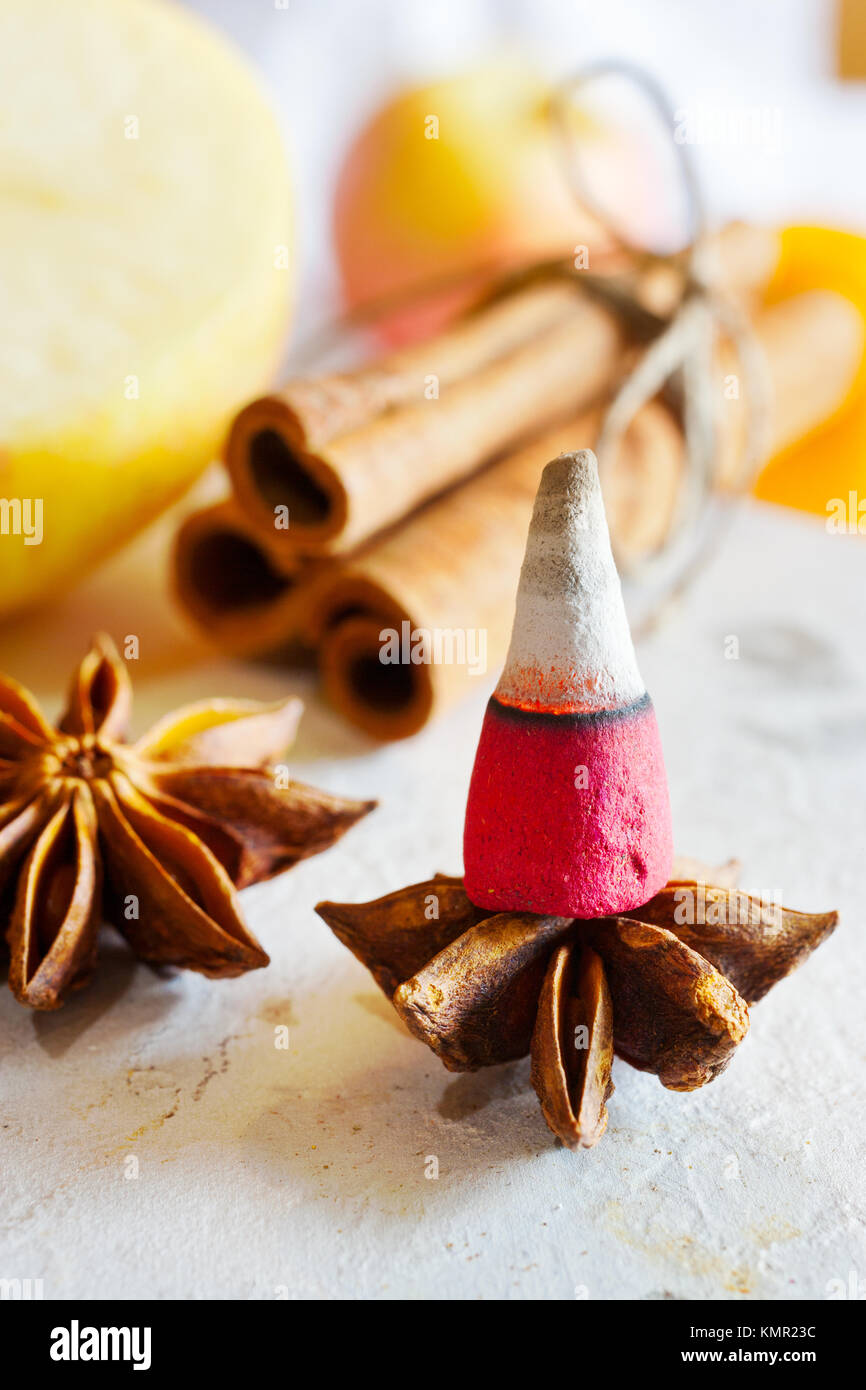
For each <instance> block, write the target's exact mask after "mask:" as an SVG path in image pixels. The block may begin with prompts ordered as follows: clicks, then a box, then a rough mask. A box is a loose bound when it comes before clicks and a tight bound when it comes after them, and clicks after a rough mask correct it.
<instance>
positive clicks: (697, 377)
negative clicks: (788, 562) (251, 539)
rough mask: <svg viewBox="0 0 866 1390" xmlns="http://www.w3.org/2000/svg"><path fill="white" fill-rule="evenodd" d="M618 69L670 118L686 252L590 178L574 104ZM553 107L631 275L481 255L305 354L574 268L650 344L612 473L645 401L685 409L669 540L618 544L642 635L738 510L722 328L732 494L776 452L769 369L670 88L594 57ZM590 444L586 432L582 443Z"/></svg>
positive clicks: (615, 418)
mask: <svg viewBox="0 0 866 1390" xmlns="http://www.w3.org/2000/svg"><path fill="white" fill-rule="evenodd" d="M609 76H615V77H616V76H618V77H624V78H625V79H626V80H627V81H628V82H629V83H631V84H632V85H633V86H634V87H635V89H636V90H637V91H638V92H639V93H641V94H642V95H643V96H644V97H646V98H647V99H648V100H649V102H650V104H651V106H652V107H653V108H654V111H655V114H656V115H657V117H659V118H660V120H661V122H662V124H663V126H664V127H665V128H666V129H669V130H670V132H671V145H672V146H673V150H674V153H675V155H676V167H677V171H678V176H679V179H680V184H681V192H682V194H683V195H684V201H685V205H686V209H687V222H688V235H687V241H686V244H685V247H684V249H682V250H679V251H676V252H671V253H661V252H657V251H652V250H649V249H647V248H646V247H643V246H641V245H639V244H637V243H636V242H634V241H632V240H631V239H630V238H629V237H628V236H626V235H624V234H623V232H622V231H621V230H620V229H619V228H618V227H617V226H616V225H615V222H614V219H613V218H612V217H611V216H610V214H609V212H608V211H607V210H606V209H605V208H603V207H602V206H601V205H600V203H599V202H598V200H597V199H596V198H595V197H594V195H593V191H592V187H591V183H590V181H589V180H587V179H586V177H585V176H584V170H583V166H582V163H581V158H580V141H579V140H577V139H576V138H575V135H574V131H573V129H572V122H571V121H570V115H571V113H572V110H573V102H574V99H575V96H576V95H577V94H578V93H579V92H584V91H585V90H586V89H587V88H588V87H589V86H590V85H591V84H592V83H594V82H597V81H598V80H599V79H601V78H604V77H609ZM549 116H550V120H551V125H552V130H553V134H554V138H555V139H556V140H557V143H558V146H559V150H560V156H561V164H562V169H563V178H564V179H565V180H566V181H567V183H568V185H569V187H570V189H571V192H572V194H573V196H574V199H575V202H576V204H577V206H578V208H579V210H580V211H581V212H582V213H583V214H586V213H589V214H590V215H591V216H592V217H593V218H594V219H595V221H596V222H597V223H598V224H599V225H600V227H601V228H602V229H603V231H604V233H605V236H606V237H607V238H608V240H609V243H610V245H611V246H612V247H613V248H615V250H616V252H617V256H618V258H621V260H622V263H623V265H624V271H623V273H622V274H616V275H610V274H604V275H599V274H595V273H593V272H592V271H590V270H588V269H585V268H582V267H578V265H577V264H576V263H575V261H572V260H564V259H557V260H546V261H539V262H537V263H535V264H533V265H530V266H526V267H521V268H520V269H518V270H515V271H511V272H506V273H503V272H502V270H501V268H500V269H498V270H495V269H493V268H492V267H489V266H487V267H485V266H479V265H476V266H473V267H470V268H467V269H466V270H463V271H461V272H459V273H457V274H454V273H449V274H446V275H440V276H435V277H429V278H426V279H425V281H424V282H423V283H422V284H418V285H414V286H410V287H408V288H405V289H402V290H399V291H397V292H395V293H391V294H389V295H386V296H381V297H379V298H377V299H375V300H373V301H370V302H368V303H367V304H364V305H361V306H359V307H357V308H355V309H353V310H351V311H349V312H348V313H346V314H344V315H342V316H340V317H339V318H338V319H337V320H336V321H334V322H332V323H331V324H329V325H328V327H327V328H326V329H325V330H324V331H323V332H322V333H320V334H318V335H317V336H316V339H315V340H311V341H308V342H307V343H306V344H305V345H304V346H303V348H302V349H301V352H300V356H301V358H302V360H306V361H312V360H316V359H319V360H321V358H322V357H323V356H324V355H326V353H327V352H328V351H329V350H331V349H333V347H334V346H336V345H338V344H339V343H340V341H341V339H342V338H343V337H344V335H345V334H346V332H347V331H350V330H352V329H359V328H369V327H371V326H375V325H376V324H377V323H379V322H381V321H383V320H384V319H386V318H387V317H388V315H389V314H393V313H394V312H396V311H399V310H403V309H406V308H411V307H413V306H414V305H415V304H417V303H419V302H423V301H424V300H427V299H432V298H434V297H435V296H436V295H440V294H443V293H446V292H449V291H454V290H459V289H462V288H466V287H467V286H468V285H470V284H477V283H478V282H479V280H486V282H487V284H488V291H487V294H486V296H485V297H486V298H487V299H489V300H494V299H497V298H499V297H501V296H505V295H508V294H510V293H512V292H513V291H514V290H516V289H518V288H520V287H521V286H523V285H525V284H527V283H529V282H531V281H536V280H543V279H555V278H567V279H568V280H569V282H570V283H572V284H575V285H577V286H578V287H579V288H580V290H581V291H582V292H583V293H585V294H586V295H588V296H591V297H593V298H594V299H596V300H597V301H598V302H599V303H601V304H603V305H604V307H605V308H607V309H609V310H610V311H611V312H612V313H614V314H615V315H616V316H617V317H618V318H619V320H620V322H621V323H622V324H623V325H624V327H625V329H626V330H627V333H628V335H629V337H630V338H631V339H632V341H633V342H635V343H637V344H640V345H641V346H642V347H643V348H644V351H643V353H642V355H641V356H640V358H639V360H638V361H637V363H636V365H635V366H634V367H633V369H632V370H631V371H629V372H628V373H627V374H626V375H625V377H624V378H623V380H622V382H621V383H620V385H619V387H618V388H617V389H616V391H615V392H614V395H613V397H612V398H611V400H610V402H609V403H608V404H607V406H606V407H605V409H604V411H603V415H602V423H601V430H600V434H599V438H598V440H597V443H596V445H595V449H596V453H597V456H598V460H599V468H600V470H601V473H602V481H604V477H605V473H606V471H607V470H608V469H609V468H610V465H611V459H612V458H613V457H614V455H615V452H616V449H617V446H618V444H619V442H620V440H621V438H622V436H623V434H624V433H625V432H626V430H627V429H628V427H629V426H630V424H631V423H632V421H633V420H634V418H635V416H636V415H637V414H638V412H639V411H640V410H641V409H642V407H644V406H645V405H646V404H647V403H648V402H649V401H651V400H652V399H653V398H654V397H655V396H657V395H659V394H663V395H664V397H665V399H666V403H667V404H668V405H669V406H670V407H671V408H672V409H673V411H674V413H675V414H676V415H677V416H678V418H679V421H680V423H681V427H682V431H683V437H684V442H685V470H684V477H683V482H682V485H681V488H680V493H679V498H678V503H677V506H676V509H675V512H674V515H673V517H672V519H671V524H670V527H669V530H668V537H667V540H666V542H665V543H664V544H663V546H662V547H661V548H660V549H659V550H658V551H656V552H655V553H654V554H652V555H650V556H646V557H642V558H641V559H639V560H634V559H633V558H629V557H628V556H626V554H625V553H623V552H622V551H619V552H618V550H617V547H616V544H614V553H615V558H616V561H617V565H618V568H619V570H620V573H621V575H622V577H623V580H624V582H625V584H626V587H627V593H628V596H629V599H630V604H629V606H630V608H631V610H632V625H633V629H634V631H635V635H641V634H642V633H644V632H645V631H647V630H649V629H650V628H651V627H653V626H654V625H655V623H656V622H657V620H658V618H659V616H660V614H661V612H662V611H663V610H664V608H665V607H667V605H668V603H669V602H670V601H671V600H673V599H675V598H676V597H677V596H678V595H679V594H680V593H681V592H682V590H683V589H684V588H685V587H686V586H687V584H688V583H689V582H690V581H691V580H692V579H693V577H694V575H695V572H696V570H697V568H698V566H699V565H700V564H703V563H705V562H706V560H707V558H708V557H709V555H710V554H711V553H712V551H713V550H714V549H715V546H716V544H717V543H718V540H719V539H720V537H721V536H722V534H723V532H724V527H723V524H722V523H723V521H724V520H727V521H729V520H730V519H731V516H732V509H731V508H730V507H728V508H727V511H726V513H724V514H722V513H721V512H720V509H719V508H717V507H715V506H714V505H713V497H714V488H713V481H714V477H715V474H716V468H715V463H716V458H717V450H718V439H717V436H718V429H717V424H718V421H717V410H716V402H717V400H718V396H719V392H718V390H717V385H716V375H715V372H714V365H713V359H714V351H715V347H716V344H717V341H718V340H719V338H721V337H724V338H726V339H727V340H728V341H729V342H730V344H731V346H732V348H733V351H734V354H735V357H736V359H737V362H738V364H739V369H740V374H741V377H742V380H743V385H744V390H743V395H744V397H745V399H746V407H747V408H746V412H745V429H744V434H743V440H742V445H741V451H740V459H739V467H738V468H737V470H736V476H735V477H734V479H733V480H732V484H731V486H730V490H731V491H733V492H740V493H742V492H744V491H745V490H746V489H747V488H748V487H749V486H750V484H751V482H752V480H753V478H754V476H755V474H756V472H757V470H758V468H759V466H760V464H761V462H762V460H763V459H764V457H765V455H766V451H767V444H768V440H769V433H770V430H769V426H770V389H769V377H768V372H767V369H766V364H765V361H764V355H763V351H762V349H761V347H760V345H759V343H758V340H757V338H756V336H755V334H754V332H753V330H752V327H751V325H750V323H749V321H748V318H747V316H746V314H745V313H744V312H743V311H742V310H741V309H740V308H739V307H738V306H737V305H736V304H735V303H734V302H733V300H732V299H730V298H726V297H725V296H724V295H723V294H721V293H720V292H719V291H718V289H717V288H716V286H715V284H714V276H713V263H712V262H713V256H712V248H711V246H710V244H709V233H708V227H707V217H706V212H705V208H704V201H703V197H702V194H701V189H700V183H699V179H698V177H697V174H696V171H695V168H694V165H693V162H692V159H691V157H690V152H689V150H688V149H687V147H686V146H685V145H683V144H679V143H677V141H676V140H675V138H674V128H675V116H674V109H673V107H672V104H671V102H670V101H669V99H668V97H667V95H666V93H665V91H664V89H663V88H662V87H661V86H660V85H659V84H658V83H657V82H656V81H655V79H654V78H653V77H652V76H651V75H650V74H649V73H647V72H646V71H645V70H644V69H642V68H640V67H637V66H634V65H631V64H628V63H625V62H620V61H614V60H611V61H605V62H601V63H597V64H593V65H590V66H587V67H584V68H582V69H580V70H578V71H577V72H575V73H574V74H573V75H571V76H570V77H568V78H567V79H566V80H565V81H563V82H562V83H560V84H559V85H558V86H557V87H556V88H555V89H554V91H553V92H552V95H551V102H550V107H549ZM575 260H576V258H575ZM655 268H659V269H666V270H667V271H670V272H673V273H674V275H675V276H676V280H677V293H676V294H675V295H674V296H673V298H672V303H671V307H670V308H669V309H667V310H665V311H664V312H657V311H655V310H653V309H650V308H648V307H647V305H646V304H645V303H644V302H642V300H641V298H640V297H639V295H638V293H637V291H636V286H637V285H638V283H639V282H640V280H641V279H642V278H643V277H644V276H645V274H646V272H648V271H652V270H653V269H655ZM584 442H585V441H582V440H576V441H575V448H578V447H582V445H583V443H584ZM636 608H637V609H638V610H639V611H637V612H636V611H635V609H636Z"/></svg>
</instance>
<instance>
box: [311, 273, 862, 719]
mask: <svg viewBox="0 0 866 1390" xmlns="http://www.w3.org/2000/svg"><path fill="white" fill-rule="evenodd" d="M756 329H757V334H758V337H759V339H760V341H761V343H762V344H763V346H764V349H765V352H766V355H767V363H768V368H769V376H770V383H771V388H772V418H771V431H770V433H771V439H772V449H773V451H775V450H776V449H777V448H778V447H779V446H780V445H781V444H784V443H785V442H787V441H788V440H789V438H790V435H791V430H792V418H793V420H794V422H795V424H794V426H793V427H794V428H796V429H797V430H800V431H803V430H806V429H808V428H810V427H814V426H815V425H817V424H818V423H819V422H820V420H821V419H822V418H824V416H825V415H826V414H827V413H828V411H830V410H832V409H833V408H835V406H837V405H838V404H839V403H840V402H841V400H842V399H843V398H844V396H845V394H846V393H847V390H848V388H849V386H850V384H851V382H852V380H853V378H854V375H855V373H856V371H857V367H858V365H859V361H860V356H861V351H862V342H861V339H862V328H861V325H860V321H859V315H858V314H857V311H856V310H855V309H854V308H853V306H852V305H851V304H850V303H849V302H848V301H847V300H844V299H842V298H841V297H839V296H836V295H832V294H829V293H824V292H817V291H816V292H811V293H808V294H803V295H798V296H796V297H795V298H792V299H789V300H786V301H784V302H782V303H780V304H778V305H776V306H774V307H773V308H770V309H768V310H766V311H765V312H764V313H762V314H761V315H760V316H759V318H758V321H757V325H756ZM816 333H820V334H821V337H820V338H817V337H816ZM816 342H820V344H821V348H820V351H818V352H816V351H814V350H813V349H814V346H815V344H816ZM803 359H806V361H807V362H809V364H810V368H809V370H808V371H805V370H803V368H802V366H801V364H802V361H803ZM742 394H743V393H741V398H740V400H738V401H735V402H731V405H732V407H734V408H732V409H731V411H729V412H725V411H723V412H722V419H721V428H722V431H723V436H724V438H725V439H728V437H729V436H731V435H732V434H733V433H735V432H736V431H737V430H738V429H740V428H741V426H742V415H741V409H742V406H743V401H742ZM599 419H600V415H599V412H598V411H593V412H591V413H590V414H585V415H583V416H581V417H579V418H577V419H573V420H572V421H571V422H570V423H569V424H566V425H562V426H559V427H557V428H555V429H552V430H549V431H547V432H545V433H544V434H543V435H542V436H541V437H540V438H537V439H536V440H534V441H533V442H532V444H530V445H529V446H527V447H525V448H523V449H521V450H519V451H517V452H516V453H513V454H511V455H509V456H508V457H506V458H504V459H503V460H501V461H500V462H498V463H496V464H494V465H492V466H491V467H490V468H489V469H487V470H485V471H484V472H482V473H480V474H479V475H478V476H477V477H475V478H473V479H471V480H470V481H469V482H467V483H465V484H464V485H463V486H462V487H461V488H459V489H457V490H456V491H455V492H454V493H452V494H448V495H446V496H444V497H441V498H438V499H436V500H435V501H434V502H432V503H430V504H429V505H428V506H427V507H425V508H424V509H423V510H421V511H419V512H418V513H417V514H416V515H414V516H412V517H410V518H409V519H408V520H407V521H406V522H405V523H404V525H402V526H400V527H398V528H395V529H394V530H393V531H391V532H389V533H388V534H387V535H385V536H383V537H381V538H379V539H378V540H376V541H374V542H373V543H371V544H370V545H369V546H367V547H365V548H364V549H363V550H362V551H361V552H360V553H359V554H358V555H357V556H356V557H354V558H353V559H352V560H350V561H349V562H347V563H346V564H343V565H337V566H335V567H334V568H333V570H331V571H330V573H326V574H325V575H324V576H323V582H322V585H321V588H320V589H319V590H318V592H317V593H316V595H315V596H314V597H313V599H312V600H311V603H310V606H309V609H308V619H309V622H310V624H311V626H310V627H309V628H308V635H309V637H310V640H313V641H319V642H320V643H321V651H320V660H321V667H322V673H323V679H324V684H325V689H326V693H327V694H328V696H329V698H330V700H331V702H332V703H333V704H334V705H335V706H336V707H337V708H338V709H339V710H341V711H342V712H343V713H344V714H345V715H346V717H347V718H348V719H349V720H351V721H352V722H353V723H355V724H356V725H358V726H359V727H360V728H362V729H365V730H366V731H367V732H368V733H370V734H372V735H373V736H374V737H377V738H382V739H394V738H402V737H406V736H407V735H409V734H412V733H414V732H416V731H417V730H418V729H420V728H421V727H422V726H423V725H424V724H425V723H426V721H427V720H428V719H429V718H430V717H431V716H432V715H433V714H434V713H435V712H436V711H437V710H438V709H440V708H442V707H444V706H446V705H448V704H449V703H451V702H452V701H453V700H454V699H455V698H457V696H458V695H460V694H463V693H465V692H466V691H467V690H469V689H471V688H473V686H475V687H478V688H480V687H483V684H484V680H483V676H484V674H485V672H483V671H481V670H479V671H478V672H477V676H473V674H472V672H471V669H470V665H471V660H472V658H473V657H475V658H477V657H478V653H479V645H480V642H479V639H477V638H474V637H472V636H471V634H480V633H484V634H485V641H486V651H485V654H484V655H485V659H486V666H487V667H489V668H490V669H491V670H493V669H495V667H496V665H497V664H498V662H500V661H501V659H502V657H503V656H504V653H505V648H506V645H507V641H508V636H509V632H510V627H511V618H512V604H513V596H514V592H515V589H516V585H517V577H518V573H519V569H520V564H521V559H522V555H523V543H524V540H525V536H526V529H527V526H528V522H529V517H530V514H531V510H532V499H533V497H534V494H535V490H536V487H537V484H538V479H539V476H540V473H541V469H542V468H543V466H544V464H545V463H546V462H548V460H549V459H550V458H552V457H554V456H555V455H556V454H558V453H560V452H562V451H564V450H566V449H574V448H583V447H590V446H592V444H593V443H594V442H595V438H596V434H597V431H598V425H599ZM682 451H683V444H682V438H681V435H680V432H679V430H678V428H677V426H676V425H675V423H674V421H673V419H672V418H671V416H670V415H669V414H668V412H667V411H666V410H665V409H664V407H662V406H661V405H659V404H657V403H651V404H650V405H649V406H647V407H646V408H645V409H644V410H643V411H641V412H640V414H639V415H638V417H637V418H636V420H635V421H634V423H633V424H632V426H631V428H630V430H629V431H627V432H626V435H625V437H624V439H623V441H622V445H621V448H620V452H619V456H618V457H617V458H615V459H611V460H610V463H609V465H608V466H607V467H606V469H605V486H606V493H605V499H606V505H607V508H608V516H609V522H610V528H611V534H612V535H613V536H614V537H615V538H616V540H617V543H618V545H619V546H620V547H621V548H622V549H623V550H628V551H630V552H632V553H646V552H647V551H651V550H653V549H654V548H656V547H657V546H658V545H659V544H661V542H662V541H663V539H664V537H665V535H666V532H667V529H668V526H669V523H670V518H671V516H672V512H673V504H674V499H675V497H676V493H677V488H678V485H679V479H680V475H681V469H682V466H683V452H682ZM650 459H652V464H651V465H650ZM639 497H641V498H642V502H639V501H638V498H639ZM404 623H405V624H408V650H409V654H410V656H411V647H412V645H413V644H412V641H411V634H412V633H413V632H421V633H425V632H426V633H431V634H435V633H439V634H451V636H450V638H448V639H447V642H446V639H445V638H444V637H442V638H441V640H440V653H439V655H440V658H443V659H440V660H438V661H437V660H434V661H417V662H416V661H414V660H409V661H405V660H403V661H400V662H398V663H394V664H392V663H390V662H383V661H382V660H381V659H380V655H381V654H382V652H383V637H382V633H383V632H384V631H385V630H386V629H393V630H394V631H395V632H396V633H398V634H399V635H400V637H401V639H402V638H403V634H404V633H406V629H405V628H404V627H403V624H404ZM461 643H462V650H461ZM414 645H415V647H416V650H417V651H418V653H419V655H422V656H423V654H424V650H423V644H422V643H415V644H414ZM404 647H405V644H404ZM446 647H447V650H446ZM461 655H462V656H463V658H464V659H463V660H462V661H460V660H456V659H454V658H455V656H456V657H458V658H459V657H460V656H461ZM449 657H450V658H451V659H449ZM476 665H478V662H477V660H476Z"/></svg>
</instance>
